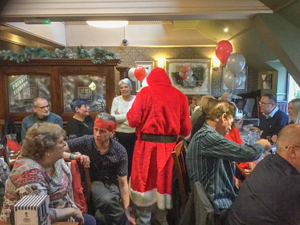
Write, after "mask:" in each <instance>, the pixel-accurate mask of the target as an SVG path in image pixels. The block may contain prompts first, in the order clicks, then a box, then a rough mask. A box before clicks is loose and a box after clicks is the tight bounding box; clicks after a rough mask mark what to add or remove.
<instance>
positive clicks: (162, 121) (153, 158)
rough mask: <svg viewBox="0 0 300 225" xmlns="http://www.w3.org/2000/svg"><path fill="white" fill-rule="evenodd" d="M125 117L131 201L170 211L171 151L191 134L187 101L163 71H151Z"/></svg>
mask: <svg viewBox="0 0 300 225" xmlns="http://www.w3.org/2000/svg"><path fill="white" fill-rule="evenodd" d="M147 83H148V85H149V86H147V87H143V88H142V89H141V91H140V92H139V93H138V94H137V96H136V99H135V101H134V103H133V105H132V107H131V109H130V110H129V112H128V113H127V119H128V122H129V125H130V126H131V127H136V134H137V141H136V144H135V148H134V154H133V162H132V172H131V189H130V197H131V200H132V201H133V202H134V203H135V204H136V205H137V206H139V207H148V206H151V205H153V204H155V203H157V207H158V208H159V209H160V210H165V209H170V208H172V200H171V183H172V169H173V158H172V151H173V148H174V147H175V145H176V141H177V139H178V136H183V137H187V136H189V134H190V131H191V122H190V117H189V109H188V99H187V97H186V96H185V95H184V94H183V93H182V92H180V91H179V90H178V89H176V88H174V87H173V86H172V85H171V81H170V78H169V77H168V75H167V74H166V72H165V70H164V69H161V68H155V69H154V70H152V72H151V73H150V74H149V76H148V77H147Z"/></svg>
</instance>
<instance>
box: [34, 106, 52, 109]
mask: <svg viewBox="0 0 300 225" xmlns="http://www.w3.org/2000/svg"><path fill="white" fill-rule="evenodd" d="M35 107H37V108H39V109H46V108H49V105H45V106H42V107H39V106H35Z"/></svg>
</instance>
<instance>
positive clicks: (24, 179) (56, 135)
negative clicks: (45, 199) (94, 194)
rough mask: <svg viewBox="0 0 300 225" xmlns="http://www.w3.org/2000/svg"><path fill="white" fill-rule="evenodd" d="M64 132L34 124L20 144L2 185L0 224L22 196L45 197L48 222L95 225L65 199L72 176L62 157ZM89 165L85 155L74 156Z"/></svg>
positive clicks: (47, 125) (69, 190) (49, 126)
mask: <svg viewBox="0 0 300 225" xmlns="http://www.w3.org/2000/svg"><path fill="white" fill-rule="evenodd" d="M64 138H65V131H64V130H63V129H62V128H61V127H60V126H58V125H56V124H52V123H35V124H34V125H33V126H32V127H31V128H30V129H29V130H28V131H27V134H26V137H25V140H24V142H23V146H22V152H21V156H20V157H19V158H17V160H16V163H15V165H14V168H13V170H12V172H11V174H10V176H9V178H8V180H7V182H6V186H5V190H6V191H5V197H4V203H3V208H2V212H1V216H0V221H7V222H10V218H11V216H12V215H11V214H12V212H13V207H14V205H15V204H16V203H17V202H18V201H19V200H20V199H21V198H22V197H24V196H25V195H31V194H33V195H49V197H50V204H49V208H50V210H49V212H50V214H49V217H50V220H51V222H55V221H66V220H68V219H70V218H71V217H73V219H75V220H76V221H78V222H79V223H80V224H91V225H95V224H96V221H95V219H94V218H93V217H92V216H90V215H87V214H85V215H82V213H81V212H80V210H79V209H78V208H77V207H76V205H75V204H74V202H73V201H72V199H71V198H70V196H69V193H71V192H72V186H71V185H72V177H71V173H70V170H69V168H68V167H67V166H66V164H65V161H64V160H63V157H64V156H66V154H67V155H69V154H68V153H64V150H65V147H66V142H65V140H64ZM77 157H78V158H80V161H84V162H85V163H84V164H85V166H89V164H88V157H87V156H83V155H82V156H77Z"/></svg>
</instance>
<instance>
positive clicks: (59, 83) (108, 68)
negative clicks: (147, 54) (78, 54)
mask: <svg viewBox="0 0 300 225" xmlns="http://www.w3.org/2000/svg"><path fill="white" fill-rule="evenodd" d="M119 63H120V61H119V60H107V61H106V63H104V64H101V65H95V64H93V63H92V61H91V60H90V59H36V60H31V61H29V62H26V63H20V64H18V63H15V62H11V61H0V120H2V124H3V119H4V118H6V117H12V118H14V119H15V121H16V122H17V123H20V122H21V121H22V119H23V118H24V117H26V116H27V115H29V114H32V113H33V112H32V111H31V109H32V106H31V104H32V99H33V98H34V97H38V96H41V95H43V96H41V97H45V98H46V99H49V102H50V103H51V111H52V112H54V113H56V114H58V115H60V116H61V117H62V118H63V120H64V121H68V120H69V119H70V118H71V117H72V115H73V112H70V110H69V109H68V105H69V103H70V99H71V98H72V99H73V98H77V97H82V96H85V97H87V98H89V99H88V100H89V102H93V101H94V102H96V103H97V104H98V105H96V103H95V105H94V106H95V108H94V110H93V111H94V112H91V115H92V116H95V115H96V114H97V113H99V111H97V110H98V109H99V102H101V101H102V102H104V103H103V104H106V107H105V106H104V105H103V104H102V109H104V110H105V111H107V112H110V108H111V104H112V101H113V98H114V97H115V72H116V66H117V65H118V64H119ZM92 82H93V83H94V84H92ZM97 82H98V83H97ZM64 84H65V85H64ZM90 89H91V90H90ZM93 89H94V90H93ZM67 101H68V102H67ZM100 108H101V107H100Z"/></svg>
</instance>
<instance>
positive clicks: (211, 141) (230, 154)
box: [186, 102, 270, 210]
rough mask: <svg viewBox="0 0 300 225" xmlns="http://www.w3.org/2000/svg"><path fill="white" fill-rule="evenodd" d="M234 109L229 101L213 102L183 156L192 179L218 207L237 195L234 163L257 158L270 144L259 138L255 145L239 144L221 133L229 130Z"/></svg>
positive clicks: (228, 203)
mask: <svg viewBox="0 0 300 225" xmlns="http://www.w3.org/2000/svg"><path fill="white" fill-rule="evenodd" d="M233 118H234V110H233V108H232V107H231V106H230V104H229V103H228V102H218V103H217V104H215V105H214V106H213V107H212V108H211V110H210V111H209V114H208V116H207V118H206V123H204V125H203V127H202V128H201V129H200V130H199V131H198V132H197V133H196V134H195V135H194V137H193V138H192V140H191V142H190V144H189V147H188V150H187V155H186V164H187V170H188V174H189V177H190V180H191V182H196V181H200V183H201V184H202V186H203V188H204V190H205V192H206V194H207V197H208V199H209V200H210V201H211V202H212V204H213V205H214V206H215V207H216V208H218V209H219V210H223V209H228V208H229V207H230V205H231V204H232V202H233V200H234V199H235V197H236V193H235V190H234V185H235V181H234V174H235V163H234V161H237V162H247V161H253V160H256V159H258V158H259V156H260V155H261V153H262V152H263V150H264V147H267V146H268V147H270V143H269V142H268V141H267V140H265V139H262V140H259V141H258V142H257V143H256V144H254V145H252V146H251V145H239V144H236V143H234V142H232V141H229V140H227V139H226V138H224V136H225V135H226V134H227V132H228V131H229V130H230V128H231V125H232V122H233Z"/></svg>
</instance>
